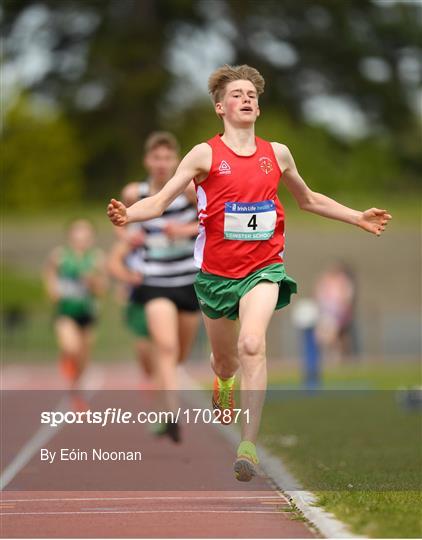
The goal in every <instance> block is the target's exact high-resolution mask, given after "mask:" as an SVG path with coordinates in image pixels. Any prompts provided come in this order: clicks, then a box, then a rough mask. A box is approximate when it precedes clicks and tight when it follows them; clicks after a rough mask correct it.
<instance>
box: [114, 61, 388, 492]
mask: <svg viewBox="0 0 422 540" xmlns="http://www.w3.org/2000/svg"><path fill="white" fill-rule="evenodd" d="M264 84H265V83H264V79H263V78H262V76H261V75H260V74H259V73H258V71H257V70H256V69H254V68H252V67H249V66H246V65H243V66H234V67H233V66H227V65H225V66H223V67H222V68H220V69H218V70H217V71H215V72H214V73H213V74H212V75H211V77H210V79H209V90H210V93H211V96H212V99H213V102H214V106H215V111H216V113H217V115H218V116H220V118H221V119H222V121H223V124H224V133H223V135H216V136H215V137H213V138H212V139H210V140H209V141H208V142H206V143H202V144H198V145H197V146H195V147H194V148H193V149H192V150H191V151H190V152H189V153H188V154H187V155H186V156H185V157H184V159H183V160H182V162H181V163H180V165H179V167H178V169H177V171H176V173H175V175H174V176H173V178H172V179H171V180H169V182H168V183H167V184H166V185H165V186H164V187H163V189H162V190H161V191H160V192H159V193H157V194H155V195H153V196H152V197H149V198H147V199H144V200H142V201H139V202H137V203H135V204H134V205H132V206H131V207H129V208H126V207H125V206H124V205H123V203H121V202H119V201H116V200H115V199H112V200H111V202H110V204H109V205H108V208H107V213H108V216H109V218H110V220H111V221H112V222H113V223H114V224H115V225H118V226H123V225H125V224H126V223H130V222H134V221H145V220H148V219H151V218H154V217H157V216H159V215H161V214H162V213H163V211H164V210H165V208H167V206H168V205H169V204H170V203H171V202H172V201H173V200H174V199H175V198H176V197H177V195H179V194H180V193H182V192H183V191H184V190H185V189H186V187H187V186H188V184H189V182H190V181H191V180H192V178H193V179H194V180H195V184H196V189H197V198H198V215H199V220H200V231H199V236H198V239H197V242H196V249H195V256H196V261H197V263H198V265H200V268H201V270H200V272H199V273H198V276H197V279H196V283H195V289H196V293H197V296H198V299H199V303H200V306H201V310H202V312H203V317H204V322H205V326H206V329H207V333H208V337H209V339H210V342H211V348H212V354H211V365H212V367H213V370H214V372H215V374H216V379H215V382H214V394H213V404H214V407H215V408H216V409H217V411H218V412H219V413H220V418H221V421H222V422H223V423H228V422H230V421H231V420H232V414H231V412H230V410H231V409H232V408H233V395H232V390H233V384H234V376H235V373H236V371H237V370H238V369H239V368H240V373H241V380H240V382H241V386H240V388H241V390H242V392H241V400H242V403H241V409H242V410H244V409H250V417H249V422H246V421H243V422H242V442H241V443H240V445H239V448H238V451H237V458H236V461H235V464H234V470H235V475H236V478H237V479H238V480H241V481H248V480H251V478H252V477H253V476H254V474H255V472H256V470H255V466H256V464H257V463H258V457H257V455H256V448H255V442H256V439H257V435H258V429H259V424H260V418H261V410H262V404H263V400H264V395H265V390H266V385H267V373H266V357H265V335H266V330H267V327H268V324H269V322H270V319H271V316H272V314H273V312H274V309H279V308H281V307H283V306H285V305H287V304H288V303H289V301H290V295H291V294H292V293H294V292H296V283H295V282H294V280H293V279H292V278H290V277H289V276H287V275H286V273H285V269H284V265H283V248H284V212H283V208H282V206H281V204H280V201H279V200H278V196H277V190H278V183H279V180H280V179H281V180H282V181H283V183H284V185H285V186H286V187H287V189H288V190H289V191H290V192H291V194H292V195H293V197H294V198H295V199H296V201H297V202H298V204H299V206H300V208H301V209H302V210H306V211H309V212H313V213H315V214H318V215H321V216H324V217H327V218H331V219H336V220H339V221H344V222H346V223H350V224H352V225H356V226H358V227H360V228H362V229H364V230H366V231H368V232H370V233H373V234H376V235H377V236H379V235H380V234H381V233H382V232H383V231H384V230H385V226H386V224H387V222H388V221H389V220H390V219H391V216H390V215H389V214H388V213H387V211H386V210H380V209H377V208H371V209H369V210H366V211H364V212H360V211H357V210H353V209H351V208H347V207H346V206H343V205H341V204H339V203H337V202H336V201H334V200H333V199H330V198H329V197H326V196H325V195H322V194H320V193H316V192H314V191H312V190H311V189H310V188H309V187H308V186H307V185H306V183H305V182H304V180H303V179H302V178H301V176H300V175H299V173H298V170H297V168H296V165H295V162H294V160H293V157H292V155H291V153H290V151H289V149H288V148H287V146H285V145H283V144H279V143H275V142H272V143H270V142H266V141H264V140H262V139H260V138H258V137H255V122H256V120H257V118H258V116H259V114H260V110H259V105H258V96H259V95H260V94H262V92H263V91H264ZM243 420H245V417H243Z"/></svg>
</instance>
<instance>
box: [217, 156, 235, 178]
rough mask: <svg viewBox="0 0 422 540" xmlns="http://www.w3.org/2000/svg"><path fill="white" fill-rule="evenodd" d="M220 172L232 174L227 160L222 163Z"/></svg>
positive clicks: (219, 168)
mask: <svg viewBox="0 0 422 540" xmlns="http://www.w3.org/2000/svg"><path fill="white" fill-rule="evenodd" d="M218 170H219V172H220V174H231V173H232V170H231V168H230V165H229V164H228V163H227V161H226V160H225V159H223V160H222V161H221V163H220V166H219V167H218Z"/></svg>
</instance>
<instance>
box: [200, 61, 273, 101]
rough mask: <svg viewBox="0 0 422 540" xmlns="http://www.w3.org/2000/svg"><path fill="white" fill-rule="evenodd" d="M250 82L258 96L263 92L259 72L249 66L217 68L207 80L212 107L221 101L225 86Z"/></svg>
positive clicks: (262, 83)
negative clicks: (234, 82)
mask: <svg viewBox="0 0 422 540" xmlns="http://www.w3.org/2000/svg"><path fill="white" fill-rule="evenodd" d="M240 80H242V81H243V80H245V81H250V82H251V83H252V84H253V85H254V86H255V89H256V92H257V94H258V96H260V95H261V94H262V93H263V92H264V87H265V81H264V77H263V76H262V75H261V74H260V73H259V71H258V70H257V69H255V68H253V67H251V66H248V65H246V64H243V65H242V66H229V65H228V64H224V66H222V67H220V68H218V69H217V70H216V71H214V73H212V74H211V76H210V78H209V79H208V91H209V93H210V94H211V98H212V100H213V102H214V105H215V104H216V103H218V102H219V101H221V99H222V97H223V95H224V91H225V89H226V86H227V85H228V84H229V83H231V82H232V81H240Z"/></svg>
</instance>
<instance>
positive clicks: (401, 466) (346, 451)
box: [261, 364, 422, 538]
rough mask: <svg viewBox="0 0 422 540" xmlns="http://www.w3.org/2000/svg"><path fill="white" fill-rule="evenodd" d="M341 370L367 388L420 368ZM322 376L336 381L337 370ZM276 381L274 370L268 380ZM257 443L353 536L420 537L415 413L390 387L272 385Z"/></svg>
mask: <svg viewBox="0 0 422 540" xmlns="http://www.w3.org/2000/svg"><path fill="white" fill-rule="evenodd" d="M354 370H355V376H354V377H353V371H354ZM347 371H348V373H347V374H346V373H345V374H344V375H343V376H342V377H340V380H342V381H344V380H345V377H346V376H347V377H348V380H349V382H350V381H351V380H352V381H353V380H354V381H355V382H358V383H359V380H360V381H362V380H363V378H362V377H364V380H365V381H366V382H367V383H370V385H371V387H372V388H381V389H382V388H386V383H387V384H388V385H391V384H392V381H393V374H394V372H395V374H396V377H395V379H394V380H395V381H396V382H399V381H400V383H401V384H403V385H409V386H410V385H415V384H418V383H419V384H420V371H419V369H418V366H412V365H410V366H409V365H404V366H403V365H401V364H398V365H392V366H387V367H386V366H385V365H382V366H376V367H375V368H374V367H373V366H372V367H371V366H369V367H368V366H366V367H365V369H363V368H362V367H361V366H354V367H348V368H347ZM384 371H385V373H384ZM326 379H327V380H330V381H338V380H339V372H338V371H337V372H336V370H333V371H332V372H331V373H327V376H326ZM279 382H280V378H279V377H277V376H276V377H275V378H274V379H271V384H274V383H276V384H278V383H279ZM401 384H397V385H396V386H395V388H397V387H398V386H400V385H401ZM357 386H358V387H359V384H357ZM391 387H393V386H391ZM349 388H350V386H349ZM261 442H262V443H263V444H264V445H265V446H267V447H268V448H269V450H270V451H271V452H272V453H273V454H275V455H278V456H280V457H282V458H283V461H284V462H285V463H286V465H287V466H288V468H289V470H290V471H291V472H292V473H293V474H294V475H295V476H296V477H297V478H298V479H299V480H300V481H301V482H302V484H303V486H304V488H305V489H308V490H310V491H312V492H313V493H315V494H316V495H317V499H318V503H319V504H320V505H321V506H323V507H324V508H325V509H327V510H328V511H331V512H333V513H334V514H335V515H336V516H337V517H338V518H340V519H341V520H343V521H344V522H345V523H347V524H348V525H349V526H350V528H351V529H352V530H353V532H355V533H356V534H362V535H367V536H371V537H384V538H391V537H394V538H397V537H402V538H419V537H421V535H422V521H421V517H422V513H421V511H420V508H421V502H422V496H421V491H420V488H421V471H422V454H421V442H422V439H421V415H420V411H419V412H417V411H413V412H411V411H408V410H406V409H405V408H403V407H402V406H401V405H400V403H399V399H398V394H397V392H396V391H389V390H385V389H382V390H377V391H373V390H370V391H368V390H358V391H353V390H343V391H331V390H328V391H323V392H320V393H315V394H309V393H308V394H305V393H300V392H298V391H294V390H277V391H276V390H272V391H270V392H269V393H268V394H267V401H266V405H265V410H264V415H263V422H262V428H261Z"/></svg>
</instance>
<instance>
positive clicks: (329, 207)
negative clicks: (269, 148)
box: [272, 143, 391, 236]
mask: <svg viewBox="0 0 422 540" xmlns="http://www.w3.org/2000/svg"><path fill="white" fill-rule="evenodd" d="M272 145H273V148H274V152H275V155H276V157H277V161H278V163H279V165H280V168H281V170H282V172H283V175H282V180H283V182H284V184H285V185H286V187H287V189H288V190H289V191H290V193H291V194H292V195H293V197H294V198H295V199H296V201H297V203H298V205H299V207H300V208H301V209H302V210H306V211H307V212H312V213H314V214H318V215H320V216H323V217H327V218H331V219H336V220H338V221H344V222H346V223H350V224H352V225H357V226H358V227H361V228H362V229H364V230H365V231H368V232H370V233H373V234H376V235H377V236H380V235H381V233H382V232H383V231H385V227H386V225H387V223H388V221H389V220H390V219H391V215H390V214H389V213H388V212H387V210H380V209H379V208H370V209H368V210H365V211H364V212H360V211H358V210H353V209H352V208H348V207H347V206H343V205H342V204H340V203H338V202H337V201H335V200H334V199H330V197H327V196H326V195H323V194H321V193H316V192H314V191H312V190H311V189H309V187H308V186H307V185H306V183H305V181H304V180H303V178H302V177H301V176H300V174H299V172H298V170H297V168H296V164H295V162H294V160H293V156H292V154H291V153H290V151H289V149H288V148H287V146H285V145H284V144H279V143H272Z"/></svg>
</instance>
